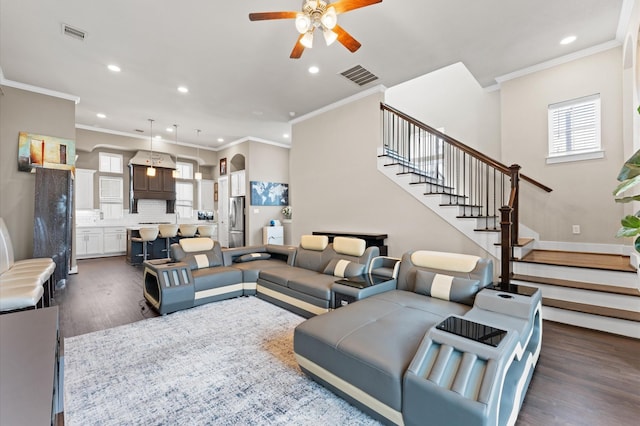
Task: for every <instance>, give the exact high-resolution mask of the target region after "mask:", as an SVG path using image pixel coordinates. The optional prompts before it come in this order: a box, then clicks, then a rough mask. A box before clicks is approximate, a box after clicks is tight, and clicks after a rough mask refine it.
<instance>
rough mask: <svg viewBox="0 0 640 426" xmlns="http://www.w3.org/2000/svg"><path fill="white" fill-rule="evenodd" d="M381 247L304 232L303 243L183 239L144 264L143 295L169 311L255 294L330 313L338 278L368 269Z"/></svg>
mask: <svg viewBox="0 0 640 426" xmlns="http://www.w3.org/2000/svg"><path fill="white" fill-rule="evenodd" d="M378 254H379V249H378V247H365V242H364V240H361V239H356V238H345V237H336V239H335V240H334V242H333V243H332V244H329V240H328V237H326V236H324V235H322V236H321V235H304V236H302V239H301V243H300V246H299V247H297V248H296V247H290V246H276V245H265V246H256V247H240V248H232V249H225V250H222V248H221V247H220V244H219V243H218V242H217V241H213V240H211V239H210V238H183V239H181V240H180V241H179V242H178V243H176V244H172V245H171V255H172V259H171V260H170V261H167V260H165V259H162V260H151V261H147V262H146V263H145V272H144V297H145V299H146V300H147V301H148V302H149V303H150V304H151V306H153V307H154V308H155V309H156V310H157V311H158V312H159V313H161V314H166V313H170V312H175V311H178V310H181V309H188V308H191V307H193V306H199V305H202V304H205V303H209V302H215V301H217V300H222V299H228V298H232V297H238V296H248V295H257V296H258V297H260V298H263V299H266V300H268V301H270V302H272V303H274V304H276V305H279V306H282V307H285V308H287V309H289V310H291V311H293V312H295V313H297V314H299V315H302V316H304V317H307V318H308V317H311V316H313V315H318V314H321V313H325V312H328V311H329V309H331V308H332V307H333V306H332V303H333V302H332V301H333V297H332V291H331V286H332V285H333V283H334V282H335V281H336V279H338V278H340V277H350V276H357V275H361V274H362V273H364V272H365V271H369V268H370V267H371V262H372V261H373V259H374V258H375V257H376V256H378Z"/></svg>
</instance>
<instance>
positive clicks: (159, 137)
mask: <svg viewBox="0 0 640 426" xmlns="http://www.w3.org/2000/svg"><path fill="white" fill-rule="evenodd" d="M153 138H154V139H156V140H161V139H162V136H160V135H155V136H154V137H153Z"/></svg>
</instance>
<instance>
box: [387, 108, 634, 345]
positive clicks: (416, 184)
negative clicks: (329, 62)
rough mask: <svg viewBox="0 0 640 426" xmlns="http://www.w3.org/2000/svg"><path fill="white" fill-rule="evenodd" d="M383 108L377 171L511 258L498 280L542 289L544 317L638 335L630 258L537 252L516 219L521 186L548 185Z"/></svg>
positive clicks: (534, 240)
mask: <svg viewBox="0 0 640 426" xmlns="http://www.w3.org/2000/svg"><path fill="white" fill-rule="evenodd" d="M381 113H382V123H383V130H382V132H383V137H382V139H383V146H382V147H380V148H379V149H378V170H379V171H380V172H381V173H382V174H384V175H385V176H387V177H388V178H389V179H390V180H391V181H393V182H394V183H396V184H397V185H398V186H400V187H401V188H402V189H403V190H404V191H406V192H408V193H409V194H411V195H412V196H413V197H414V198H415V199H416V200H418V201H420V202H421V203H422V204H423V205H425V206H426V207H428V208H429V209H431V210H432V211H433V212H435V213H436V214H438V215H439V216H440V217H441V218H443V219H444V220H445V221H447V222H448V223H449V224H450V225H451V226H453V227H454V228H456V229H457V230H458V231H460V232H461V233H462V234H464V235H465V236H467V237H468V238H469V239H470V240H471V241H473V242H475V243H476V244H477V245H478V246H479V247H481V248H482V249H483V250H485V251H486V252H487V254H488V255H490V256H493V257H495V258H497V259H502V258H510V259H511V260H513V262H506V263H502V262H501V265H500V271H501V272H500V275H501V277H500V280H501V284H506V283H509V281H510V282H511V284H523V285H528V286H535V287H539V288H541V289H542V291H543V293H542V295H543V317H544V318H545V319H548V320H552V321H557V322H562V323H567V324H573V325H577V326H581V327H587V328H593V329H597V330H602V331H607V332H612V333H617V334H623V335H626V336H631V337H635V338H640V280H639V278H638V275H637V273H636V271H635V268H633V267H631V266H630V264H629V258H628V257H625V256H615V258H616V259H615V260H612V259H613V258H612V256H613V255H599V254H594V253H559V252H556V253H549V251H545V250H535V249H536V248H539V246H540V244H541V243H540V242H539V241H538V240H539V236H538V235H537V234H536V233H535V231H533V230H531V229H529V228H527V227H526V226H524V225H523V224H521V223H519V220H518V217H519V214H518V210H519V199H518V195H519V185H520V181H521V180H522V181H525V182H526V183H527V184H531V185H535V186H536V187H538V188H540V189H541V190H544V191H551V189H550V188H548V187H546V186H545V185H543V184H541V183H539V182H537V181H535V180H533V179H531V178H528V177H527V176H526V175H523V174H521V173H519V169H520V167H519V166H517V165H514V166H511V167H508V166H506V165H503V164H501V163H499V162H497V161H495V160H493V159H491V158H489V157H487V156H485V155H484V154H482V153H480V152H478V151H475V150H474V149H472V148H469V147H467V146H466V145H464V144H462V143H461V142H459V141H457V140H455V139H453V138H451V137H449V136H447V135H445V134H443V133H441V132H439V131H437V130H435V129H433V128H431V127H429V126H428V125H426V124H424V123H421V122H419V121H417V120H415V119H413V118H412V117H409V116H407V115H406V114H404V113H402V112H400V111H398V110H395V109H394V108H392V107H390V106H388V105H385V104H381ZM616 262H617V263H616ZM612 264H614V265H613V266H612ZM595 265H597V266H595ZM512 271H513V273H512Z"/></svg>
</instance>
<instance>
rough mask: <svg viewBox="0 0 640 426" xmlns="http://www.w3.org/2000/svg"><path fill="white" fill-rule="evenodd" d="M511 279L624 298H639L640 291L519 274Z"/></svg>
mask: <svg viewBox="0 0 640 426" xmlns="http://www.w3.org/2000/svg"><path fill="white" fill-rule="evenodd" d="M512 279H514V280H518V281H525V282H531V283H540V284H547V285H554V286H558V287H568V288H575V289H578V290H589V291H600V292H604V293H613V294H622V295H625V296H636V297H640V290H638V289H633V288H629V287H619V286H612V285H603V284H593V283H585V282H581V281H570V280H562V279H558V278H547V277H534V276H531V275H520V274H514V275H513V278H512Z"/></svg>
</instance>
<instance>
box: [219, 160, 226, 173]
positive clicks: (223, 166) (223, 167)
mask: <svg viewBox="0 0 640 426" xmlns="http://www.w3.org/2000/svg"><path fill="white" fill-rule="evenodd" d="M226 174H227V159H226V158H221V159H220V176H224V175H226Z"/></svg>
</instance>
